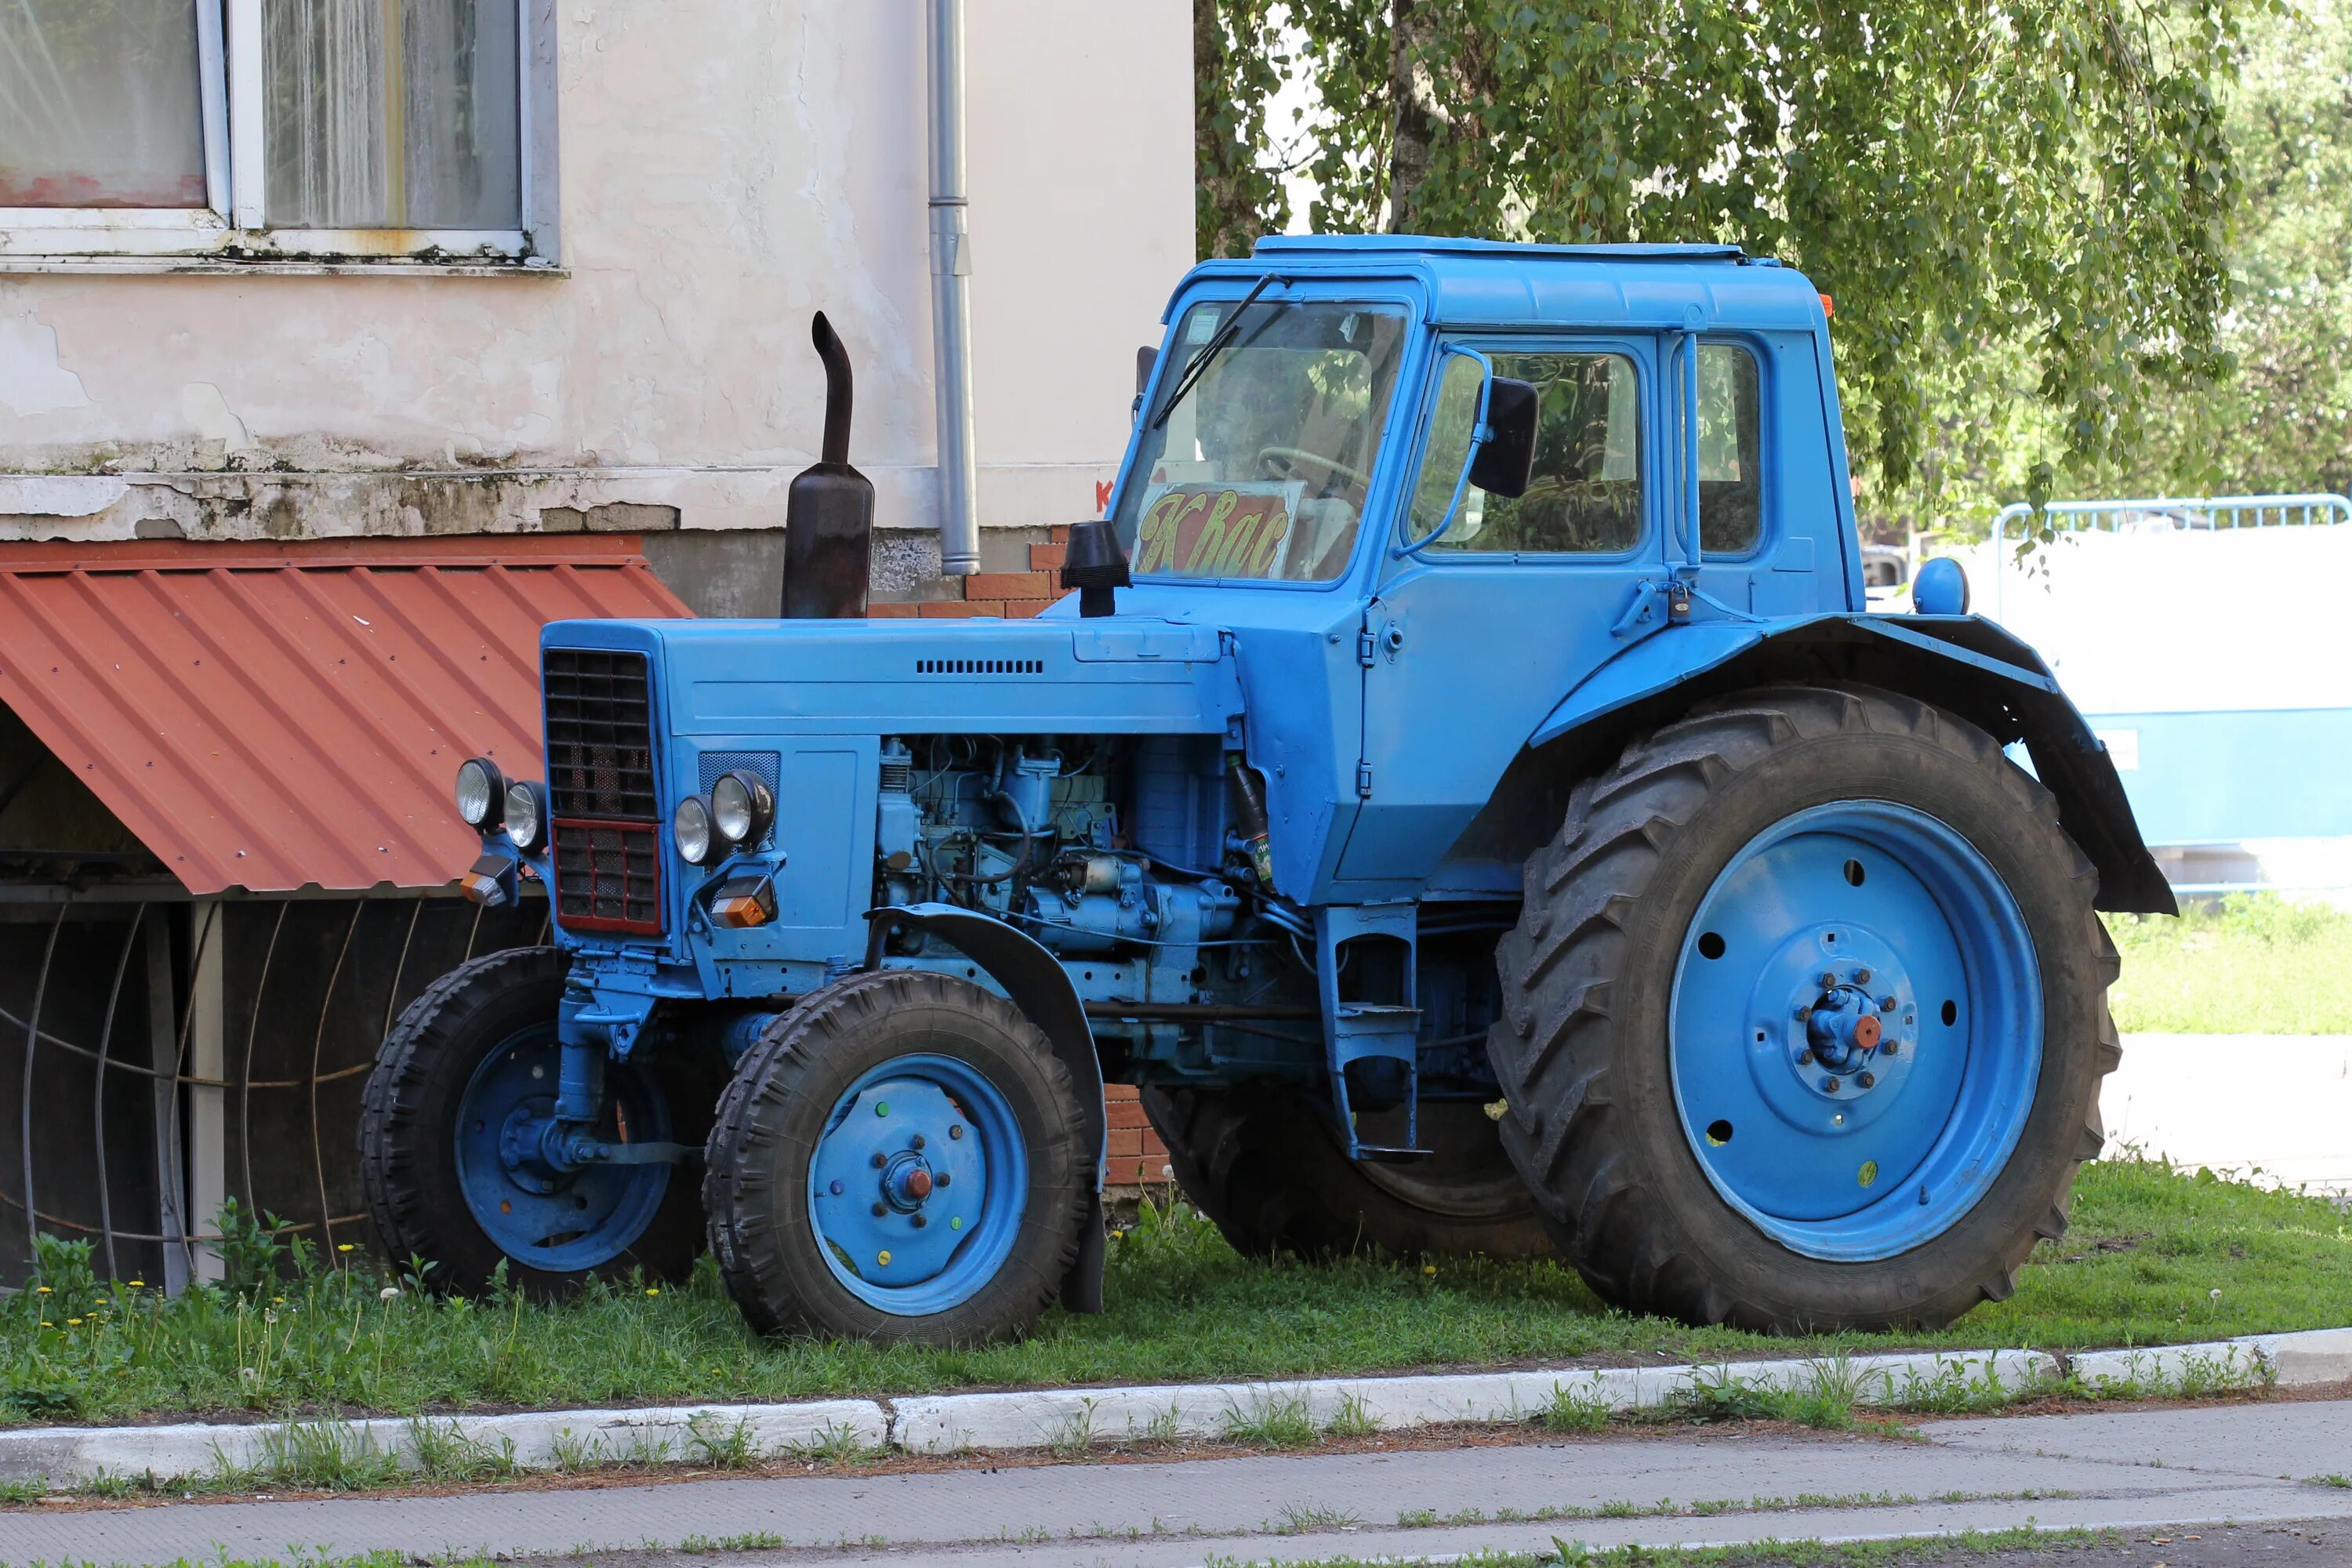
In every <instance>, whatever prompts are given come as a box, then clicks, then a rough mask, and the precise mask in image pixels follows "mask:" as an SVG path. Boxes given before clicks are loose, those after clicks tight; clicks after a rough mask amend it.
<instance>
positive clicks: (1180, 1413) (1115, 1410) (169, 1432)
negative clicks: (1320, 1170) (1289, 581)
mask: <svg viewBox="0 0 2352 1568" xmlns="http://www.w3.org/2000/svg"><path fill="white" fill-rule="evenodd" d="M2067 1377H2072V1378H2073V1379H2074V1380H2075V1381H2076V1382H2078V1383H2079V1384H2081V1385H2082V1386H2083V1387H2084V1388H2085V1389H2087V1390H2089V1391H2090V1392H2092V1393H2094V1394H2130V1393H2145V1394H2215V1393H2223V1392H2228V1391H2231V1390H2234V1389H2243V1388H2249V1387H2254V1386H2257V1385H2263V1384H2269V1385H2272V1386H2276V1387H2281V1388H2295V1387H2310V1386H2315V1385H2319V1384H2334V1383H2340V1382H2344V1381H2347V1379H2352V1328H2346V1329H2322V1330H2315V1331H2309V1332H2305V1333H2294V1334H2260V1335H2250V1336H2247V1337H2245V1338H2242V1339H2235V1340H2220V1341H2214V1342H2208V1343H2204V1344H2191V1345H2168V1346H2163V1347H2160V1348H2157V1349H2150V1350H2115V1351H2089V1352H2083V1353H2081V1354H2077V1355H2074V1356H2070V1357H2063V1358H2062V1357H2059V1356H2054V1355H2051V1354H2047V1353H2045V1352H2040V1351H2024V1350H2006V1351H1969V1352H1941V1353H1923V1354H1916V1355H1877V1356H1855V1357H1853V1358H1850V1359H1843V1360H1833V1361H1806V1360H1788V1361H1750V1362H1725V1363H1716V1364H1713V1365H1677V1366H1659V1367H1627V1368H1605V1369H1593V1368H1582V1367H1576V1368H1563V1369H1559V1370H1556V1371H1533V1372H1493V1373H1475V1372H1474V1373H1432V1374H1427V1375H1419V1376H1405V1377H1339V1378H1313V1379H1301V1380H1294V1381H1264V1382H1250V1383H1213V1384H1161V1385H1158V1386H1146V1387H1118V1388H1080V1389H1028V1390H1015V1391H1012V1392H1007V1393H1000V1394H924V1395H914V1396H908V1397H906V1398H900V1399H895V1400H867V1399H833V1400H818V1401H812V1402H809V1403H806V1404H796V1405H673V1406H664V1407H656V1408H650V1409H642V1410H553V1411H530V1412H524V1413H520V1414H517V1415H450V1416H433V1417H422V1418H418V1419H415V1420H408V1419H398V1418H373V1419H365V1420H356V1421H322V1422H264V1423H256V1424H253V1425H247V1426H228V1425H211V1424H204V1423H189V1424H184V1425H176V1426H42V1427H29V1428H19V1429H17V1430H15V1431H0V1481H16V1482H25V1481H42V1482H46V1484H47V1485H48V1486H49V1487H51V1488H54V1489H63V1488H68V1487H75V1486H81V1485H87V1484H89V1483H90V1482H93V1481H98V1480H101V1479H106V1478H110V1477H118V1478H119V1477H126V1476H127V1477H145V1476H152V1477H153V1478H155V1479H157V1480H163V1481H172V1480H191V1479H205V1478H211V1477H217V1476H220V1475H223V1474H224V1473H235V1472H242V1471H262V1472H268V1471H269V1470H272V1469H274V1468H278V1467H279V1466H280V1465H282V1464H285V1463H286V1462H288V1461H289V1460H290V1459H292V1458H298V1457H299V1456H301V1455H303V1454H305V1453H313V1454H315V1453H317V1452H320V1450H322V1449H324V1448H326V1447H327V1446H328V1445H333V1446H334V1447H333V1448H332V1450H331V1451H332V1452H336V1453H340V1454H342V1455H345V1456H350V1457H354V1458H358V1457H365V1456H371V1455H373V1456H381V1457H384V1458H391V1459H396V1460H397V1461H399V1462H400V1463H401V1464H403V1465H404V1466H409V1467H414V1466H415V1465H416V1464H417V1462H418V1453H419V1449H420V1447H424V1448H428V1449H437V1450H438V1451H439V1452H441V1453H443V1454H454V1453H461V1452H462V1453H465V1454H467V1455H471V1456H476V1457H479V1458H490V1459H496V1460H498V1461H499V1462H500V1463H501V1464H503V1465H505V1466H510V1467H511V1468H516V1469H522V1470H545V1469H554V1468H579V1467H583V1466H588V1465H596V1464H632V1463H634V1464H660V1463H683V1464H694V1463H697V1462H700V1463H703V1464H706V1465H711V1466H714V1467H716V1468H725V1467H726V1466H728V1465H730V1464H740V1463H743V1462H746V1461H751V1460H760V1459H773V1458H792V1457H794V1456H797V1455H810V1456H814V1455H817V1454H839V1453H843V1452H856V1451H871V1450H875V1449H883V1448H892V1447H895V1448H898V1449H901V1450H903V1451H906V1452H908V1453H916V1454H946V1453H957V1452H966V1451H991V1450H1013V1449H1022V1448H1043V1447H1053V1448H1066V1449H1071V1450H1083V1449H1086V1448H1087V1447H1093V1446H1095V1445H1097V1444H1118V1443H1121V1442H1132V1441H1137V1440H1140V1439H1150V1438H1172V1437H1223V1436H1236V1435H1238V1436H1244V1437H1246V1436H1249V1435H1250V1432H1251V1430H1252V1429H1253V1428H1259V1429H1263V1428H1265V1427H1269V1426H1277V1425H1280V1426H1289V1427H1291V1428H1294V1429H1295V1428H1297V1427H1298V1426H1302V1425H1304V1426H1313V1427H1314V1428H1315V1429H1317V1430H1318V1431H1319V1430H1327V1429H1329V1428H1332V1427H1334V1426H1337V1427H1339V1428H1340V1429H1342V1430H1369V1429H1370V1428H1373V1427H1381V1428H1386V1429H1391V1430H1392V1429H1396V1428H1401V1427H1412V1426H1448V1425H1462V1424H1467V1423H1474V1422H1494V1421H1526V1420H1532V1419H1535V1418H1538V1417H1540V1416H1541V1415H1544V1414H1545V1413H1546V1412H1547V1411H1549V1410H1550V1409H1551V1408H1553V1407H1554V1406H1555V1405H1558V1404H1560V1403H1562V1402H1565V1403H1567V1404H1569V1405H1572V1406H1574V1407H1576V1408H1578V1409H1579V1410H1580V1412H1583V1413H1589V1414H1596V1415H1597V1414H1600V1413H1602V1412H1606V1413H1608V1414H1611V1415H1625V1414H1633V1413H1638V1412H1641V1411H1644V1410H1655V1409H1658V1408H1660V1407H1662V1406H1670V1405H1675V1404H1677V1403H1680V1402H1682V1401H1684V1400H1685V1399H1689V1398H1693V1397H1696V1396H1700V1395H1703V1394H1705V1393H1706V1391H1707V1390H1710V1389H1717V1390H1754V1391H1759V1392H1770V1391H1778V1392H1787V1393H1799V1394H1801V1393H1804V1392H1807V1391H1809V1390H1811V1389H1816V1388H1819V1389H1822V1390H1823V1391H1825V1392H1832V1393H1839V1394H1851V1396H1852V1397H1853V1400H1854V1401H1855V1402H1856V1403H1858V1404H1863V1405H1873V1406H1878V1407H1894V1408H1900V1407H1905V1406H1909V1407H1916V1408H1929V1409H1932V1408H1936V1407H1937V1406H1939V1405H1940V1406H1947V1407H1948V1406H1949V1405H1953V1404H1957V1403H1959V1402H1961V1401H1963V1400H1965V1401H1966V1402H1968V1403H1969V1404H1972V1405H1986V1404H1997V1403H1999V1402H2000V1401H2002V1400H2005V1399H2012V1398H2016V1397H2019V1396H2021V1395H2026V1394H2032V1393H2033V1392H2035V1391H2036V1390H2037V1389H2041V1388H2046V1387H2049V1386H2051V1385H2053V1384H2056V1383H2058V1382H2059V1381H2061V1380H2062V1379H2063V1378H2067Z"/></svg>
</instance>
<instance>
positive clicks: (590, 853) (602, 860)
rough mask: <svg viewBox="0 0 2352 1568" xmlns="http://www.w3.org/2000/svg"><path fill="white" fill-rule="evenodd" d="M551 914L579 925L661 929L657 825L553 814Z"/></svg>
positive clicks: (647, 930)
mask: <svg viewBox="0 0 2352 1568" xmlns="http://www.w3.org/2000/svg"><path fill="white" fill-rule="evenodd" d="M555 914H556V918H557V919H558V920H560V921H562V922H563V923H564V924H565V925H566V926H569V927H572V928H573V929H575V930H579V931H638V932H644V933H646V934H659V932H660V931H661V929H662V907H661V830H660V829H659V828H657V827H656V826H653V825H652V824H650V823H638V822H582V821H578V820H576V819H572V818H567V817H560V816H559V817H557V818H556V819H555Z"/></svg>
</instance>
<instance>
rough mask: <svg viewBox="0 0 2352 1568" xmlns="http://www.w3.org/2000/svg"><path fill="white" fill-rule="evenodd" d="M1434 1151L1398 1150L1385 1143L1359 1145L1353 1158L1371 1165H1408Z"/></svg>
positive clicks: (1427, 1156)
mask: <svg viewBox="0 0 2352 1568" xmlns="http://www.w3.org/2000/svg"><path fill="white" fill-rule="evenodd" d="M1436 1152H1437V1151H1436V1150H1434V1149H1400V1148H1396V1147H1394V1146H1393V1145H1391V1144H1386V1143H1359V1144H1357V1145H1356V1147H1355V1157H1356V1158H1357V1159H1359V1160H1361V1161H1363V1162H1364V1163H1367V1164H1371V1165H1410V1164H1412V1163H1414V1162H1415V1161H1417V1160H1426V1159H1428V1158H1429V1157H1430V1156H1431V1155H1432V1154H1434V1153H1436Z"/></svg>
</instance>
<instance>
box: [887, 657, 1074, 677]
mask: <svg viewBox="0 0 2352 1568" xmlns="http://www.w3.org/2000/svg"><path fill="white" fill-rule="evenodd" d="M915 673H916V674H917V675H1043V674H1045V660H1044V659H1042V658H919V659H917V660H916V661H915Z"/></svg>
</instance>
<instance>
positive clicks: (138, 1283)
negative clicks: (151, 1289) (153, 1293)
mask: <svg viewBox="0 0 2352 1568" xmlns="http://www.w3.org/2000/svg"><path fill="white" fill-rule="evenodd" d="M131 1289H133V1290H144V1289H147V1281H145V1280H144V1279H133V1280H132V1281H131Z"/></svg>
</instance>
